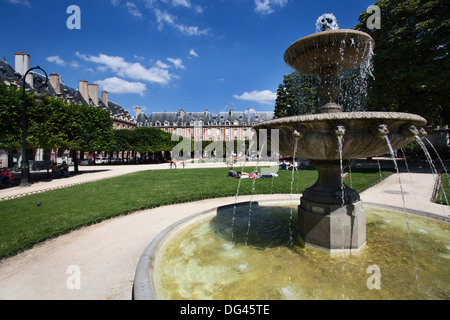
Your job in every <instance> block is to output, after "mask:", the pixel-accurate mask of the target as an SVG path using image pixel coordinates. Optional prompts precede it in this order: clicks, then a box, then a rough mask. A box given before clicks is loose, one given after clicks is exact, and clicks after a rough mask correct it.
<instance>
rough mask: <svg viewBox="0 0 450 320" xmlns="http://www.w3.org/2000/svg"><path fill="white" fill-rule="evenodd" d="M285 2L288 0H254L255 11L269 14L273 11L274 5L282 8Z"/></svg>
mask: <svg viewBox="0 0 450 320" xmlns="http://www.w3.org/2000/svg"><path fill="white" fill-rule="evenodd" d="M287 2H288V0H255V11H256V12H258V13H261V14H271V13H273V12H275V9H274V7H275V6H278V7H280V8H282V7H284V6H285V5H286V4H287Z"/></svg>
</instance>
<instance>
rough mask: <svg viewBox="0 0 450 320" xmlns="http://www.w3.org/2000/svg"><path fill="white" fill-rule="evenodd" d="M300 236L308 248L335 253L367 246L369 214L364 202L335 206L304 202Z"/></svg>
mask: <svg viewBox="0 0 450 320" xmlns="http://www.w3.org/2000/svg"><path fill="white" fill-rule="evenodd" d="M298 219H299V221H298V222H299V234H300V237H301V239H302V241H303V242H304V243H305V244H306V245H309V246H312V247H316V248H320V249H322V250H325V251H328V252H331V253H334V252H341V251H351V252H354V251H358V250H360V249H362V248H363V247H364V246H365V244H366V214H365V212H364V209H363V207H362V201H358V202H355V203H353V204H348V205H344V206H342V205H333V204H323V203H317V202H310V201H308V200H305V199H304V198H302V199H301V204H300V206H299V207H298Z"/></svg>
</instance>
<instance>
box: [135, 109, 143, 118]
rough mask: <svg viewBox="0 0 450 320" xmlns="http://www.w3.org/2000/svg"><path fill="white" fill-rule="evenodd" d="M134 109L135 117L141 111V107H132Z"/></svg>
mask: <svg viewBox="0 0 450 320" xmlns="http://www.w3.org/2000/svg"><path fill="white" fill-rule="evenodd" d="M134 111H135V112H136V118H137V117H138V116H139V115H140V114H141V113H142V109H141V107H134Z"/></svg>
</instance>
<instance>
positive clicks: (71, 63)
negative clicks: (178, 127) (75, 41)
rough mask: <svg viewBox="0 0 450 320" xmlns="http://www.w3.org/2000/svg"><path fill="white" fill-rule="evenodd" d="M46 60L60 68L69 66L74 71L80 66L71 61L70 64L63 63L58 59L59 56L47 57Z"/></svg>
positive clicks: (62, 60)
mask: <svg viewBox="0 0 450 320" xmlns="http://www.w3.org/2000/svg"><path fill="white" fill-rule="evenodd" d="M46 60H47V61H48V62H51V63H55V64H57V65H58V66H61V67H65V66H67V65H69V66H71V67H72V68H75V69H77V68H80V67H81V65H80V64H79V63H78V62H76V61H72V62H70V63H68V62H66V61H64V59H62V58H60V57H59V56H51V57H47V59H46Z"/></svg>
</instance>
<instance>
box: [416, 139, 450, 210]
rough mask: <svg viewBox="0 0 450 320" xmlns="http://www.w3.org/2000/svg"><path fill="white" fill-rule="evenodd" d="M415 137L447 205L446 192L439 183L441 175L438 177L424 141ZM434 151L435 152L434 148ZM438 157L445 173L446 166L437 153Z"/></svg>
mask: <svg viewBox="0 0 450 320" xmlns="http://www.w3.org/2000/svg"><path fill="white" fill-rule="evenodd" d="M415 138H416V141H417V143H418V144H419V145H420V147H421V148H422V150H423V152H424V153H425V156H426V157H427V160H428V163H429V164H430V167H431V172H432V173H433V176H434V175H435V174H436V179H437V181H438V182H439V186H438V187H441V190H442V192H443V194H444V198H445V201H446V204H447V205H449V204H448V199H447V194H446V193H445V188H443V187H442V185H441V177H440V174H439V172H438V171H437V170H436V167H435V166H434V164H433V160H432V158H431V155H430V153H429V152H428V149H427V147H426V146H425V143H423V141H422V139H420V137H419V136H416V137H415ZM427 140H428V139H427ZM428 143H430V144H431V142H430V141H429V140H428ZM431 146H432V147H433V145H432V144H431ZM433 149H434V147H433ZM434 151H435V152H436V149H434ZM436 154H437V155H438V153H437V152H436ZM438 158H439V160H441V164H442V167H443V168H444V170H445V172H446V173H447V170H446V168H445V166H444V163H443V162H442V159H441V158H440V157H439V155H438ZM447 178H448V174H447Z"/></svg>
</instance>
